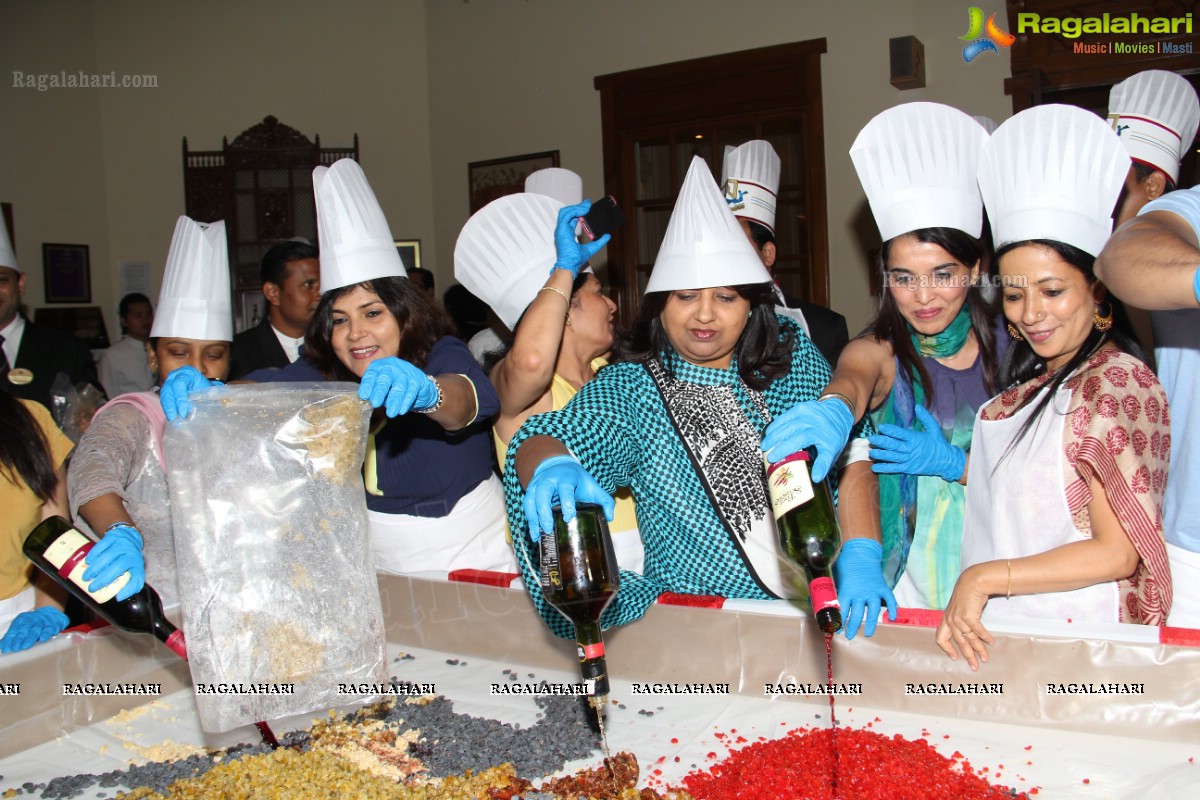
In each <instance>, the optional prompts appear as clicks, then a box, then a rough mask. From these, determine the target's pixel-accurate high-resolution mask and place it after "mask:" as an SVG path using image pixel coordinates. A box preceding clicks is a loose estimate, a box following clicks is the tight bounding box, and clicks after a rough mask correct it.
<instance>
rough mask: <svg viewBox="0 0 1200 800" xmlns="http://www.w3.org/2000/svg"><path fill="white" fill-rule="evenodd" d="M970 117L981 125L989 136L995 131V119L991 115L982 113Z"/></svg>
mask: <svg viewBox="0 0 1200 800" xmlns="http://www.w3.org/2000/svg"><path fill="white" fill-rule="evenodd" d="M971 119H973V120H975V121H976V122H978V123H979V124H980V125H982V126H983V129H984V130H985V131H987V135H988V136H991V135H992V134H993V133H995V132H996V120H994V119H992V118H991V117H985V116H983V115H982V114H976V115H975V116H973V117H971Z"/></svg>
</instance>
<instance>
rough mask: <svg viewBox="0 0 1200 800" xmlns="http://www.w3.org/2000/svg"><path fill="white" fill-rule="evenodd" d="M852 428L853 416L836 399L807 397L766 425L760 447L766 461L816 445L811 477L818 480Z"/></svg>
mask: <svg viewBox="0 0 1200 800" xmlns="http://www.w3.org/2000/svg"><path fill="white" fill-rule="evenodd" d="M853 427H854V415H853V414H851V413H850V409H849V408H848V407H847V406H846V404H845V403H843V402H842V401H841V400H839V399H838V398H836V397H830V398H828V399H826V400H807V401H805V402H803V403H797V404H796V405H794V406H792V407H791V408H789V409H788V410H787V411H785V412H784V413H782V414H780V415H779V416H778V417H776V418H775V419H774V420H773V421H772V422H771V424H770V425H768V426H767V435H766V436H764V437H763V442H762V449H763V452H764V453H766V454H767V459H768V460H770V461H779V460H780V459H784V458H787V457H788V456H790V455H791V454H792V453H798V452H800V451H801V450H803V449H804V448H806V447H811V446H813V445H816V448H817V460H816V461H814V462H813V468H812V477H813V480H814V481H820V480H824V478H825V476H826V475H828V474H829V468H830V467H832V466H833V462H834V461H835V460H836V459H837V457H838V456H839V455H841V453H842V449H843V448H844V447H845V446H846V442H847V441H848V440H849V439H850V429H851V428H853Z"/></svg>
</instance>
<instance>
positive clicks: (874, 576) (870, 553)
mask: <svg viewBox="0 0 1200 800" xmlns="http://www.w3.org/2000/svg"><path fill="white" fill-rule="evenodd" d="M833 570H834V582H835V584H836V586H837V593H838V605H840V606H841V607H842V611H843V612H845V611H846V610H847V609H849V616H847V618H846V622H845V624H844V626H843V628H842V630H844V631H845V632H846V638H847V639H853V638H854V634H856V633H858V626H859V624H860V623H862V624H863V628H864V631H865V633H866V634H867V636H871V635H872V634H874V633H875V623H876V622H877V621H878V620H879V607H880V605H882V604H884V603H886V604H887V607H888V619H890V620H892V621H893V622H894V621H895V620H896V597H895V595H893V594H892V590H891V589H889V588H888V587H887V583H885V582H884V580H883V545H881V544H880V543H879V542H876V541H874V540H873V539H851V540H850V541H848V542H845V543H844V544H842V551H841V552H840V553H839V554H838V557H837V560H836V561H834V562H833ZM864 615H865V618H864Z"/></svg>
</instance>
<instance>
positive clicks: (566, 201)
mask: <svg viewBox="0 0 1200 800" xmlns="http://www.w3.org/2000/svg"><path fill="white" fill-rule="evenodd" d="M525 191H526V192H529V193H530V194H542V195H545V196H546V197H549V198H551V199H553V200H557V201H558V202H559V203H561V204H562V205H564V206H573V205H577V204H579V203H581V202H583V178H581V177H579V176H578V175H576V174H575V173H574V172H572V171H571V170H569V169H562V168H561V167H547V168H546V169H539V170H538V171H536V172H531V173H529V175H527V176H526V177H525Z"/></svg>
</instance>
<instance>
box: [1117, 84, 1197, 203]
mask: <svg viewBox="0 0 1200 800" xmlns="http://www.w3.org/2000/svg"><path fill="white" fill-rule="evenodd" d="M1108 121H1109V122H1110V123H1111V124H1112V127H1113V130H1115V131H1116V132H1117V136H1119V137H1120V139H1121V142H1122V144H1124V145H1125V149H1126V150H1127V151H1128V152H1129V156H1130V158H1132V159H1133V160H1134V161H1136V162H1138V163H1139V164H1146V165H1148V166H1151V167H1154V168H1155V169H1159V170H1162V171H1163V172H1165V173H1166V174H1167V177H1169V178H1170V179H1171V182H1172V183H1175V182H1177V181H1178V180H1179V162H1180V161H1182V160H1183V156H1184V155H1185V154H1186V153H1187V148H1189V147H1191V144H1192V141H1193V140H1194V139H1195V138H1196V127H1197V125H1200V100H1197V98H1196V90H1195V89H1193V88H1192V85H1191V84H1190V83H1188V81H1187V80H1186V79H1185V78H1183V77H1181V76H1179V75H1176V74H1175V73H1174V72H1166V71H1164V70H1161V69H1149V70H1146V71H1145V72H1139V73H1138V74H1136V75H1133V76H1131V77H1128V78H1126V79H1125V80H1123V81H1121V82H1120V83H1118V84H1117V85H1116V86H1114V87H1113V88H1112V92H1111V93H1109V95H1108Z"/></svg>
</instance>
